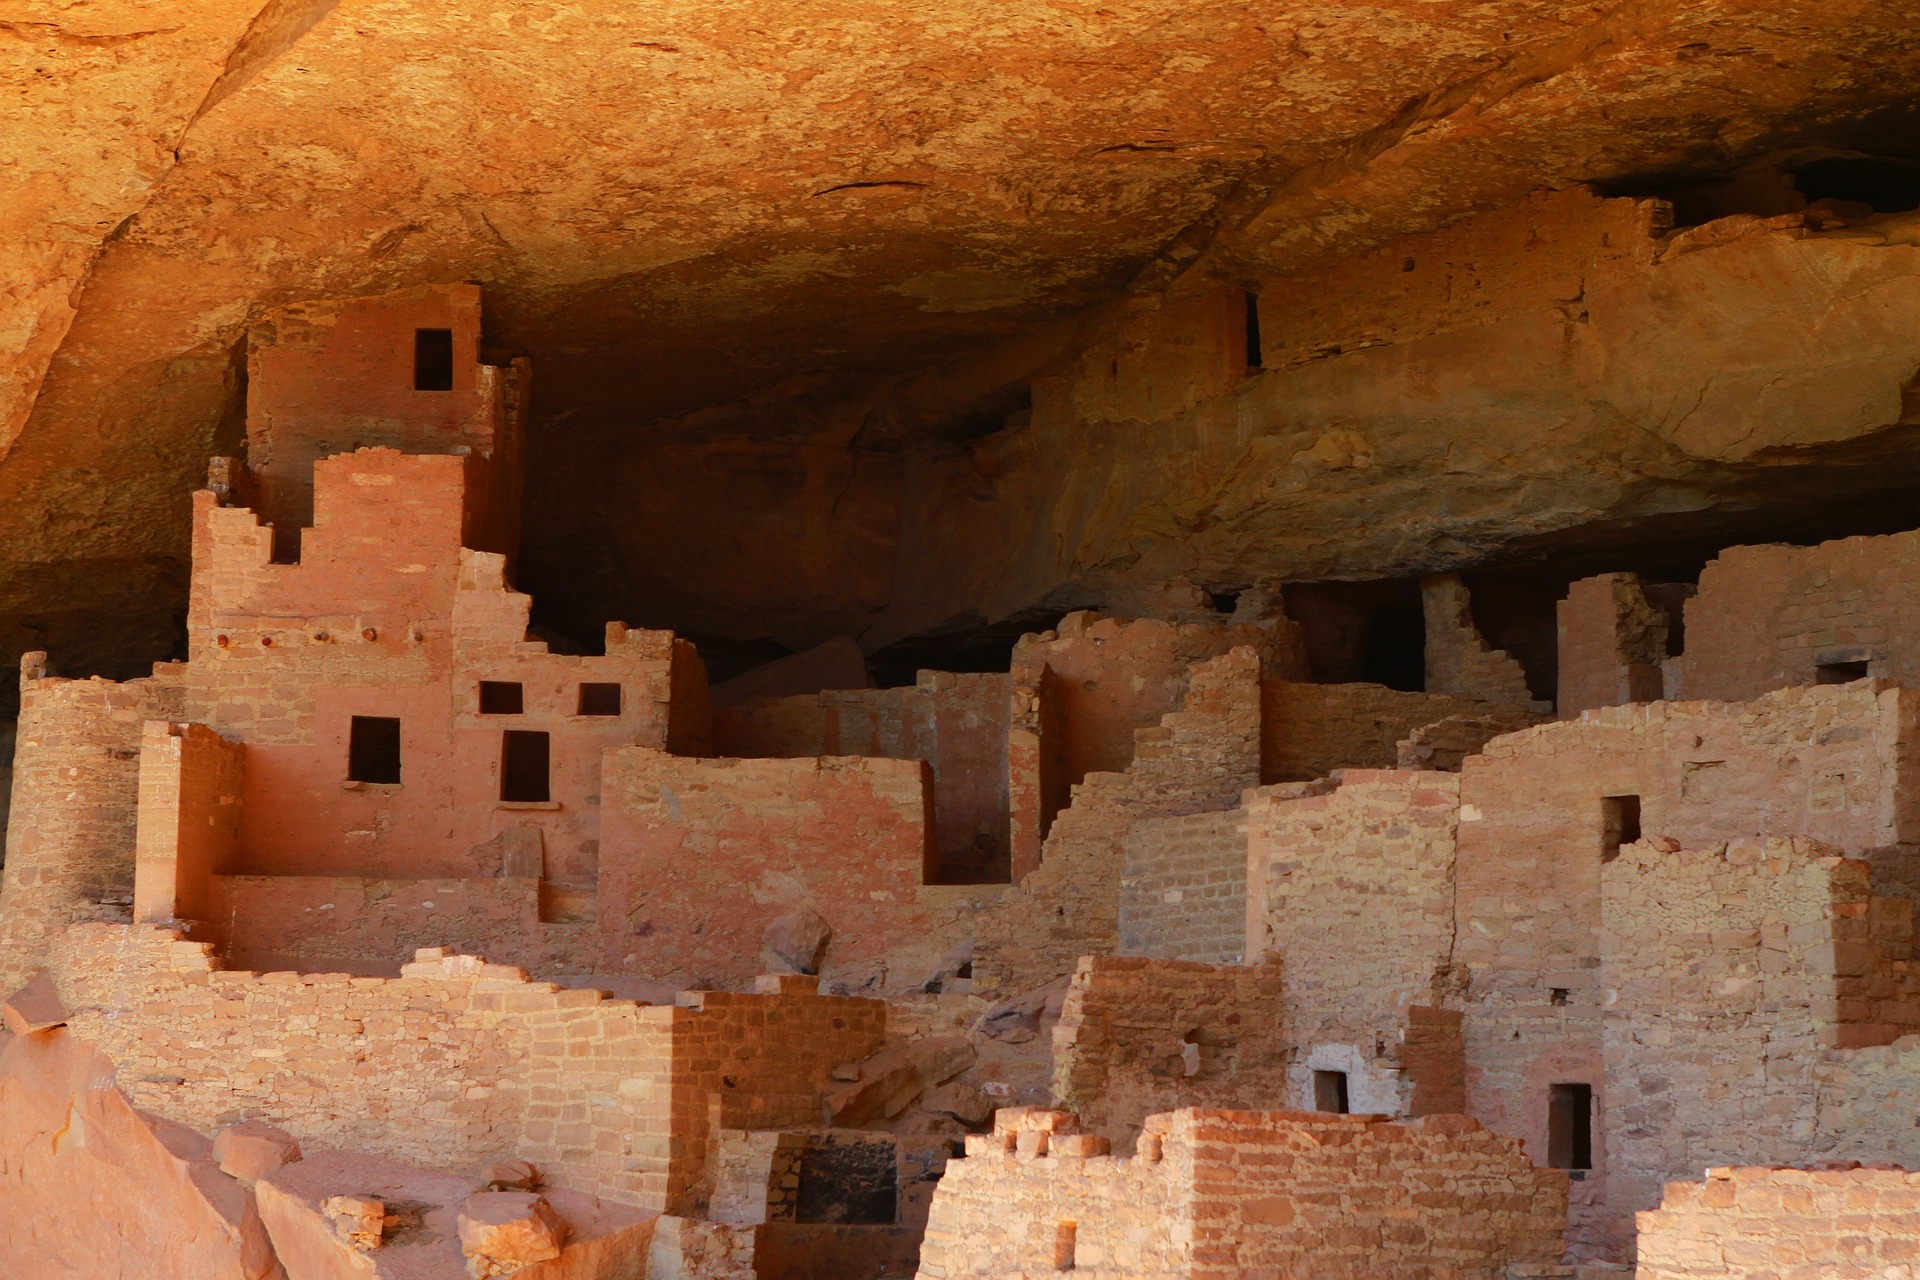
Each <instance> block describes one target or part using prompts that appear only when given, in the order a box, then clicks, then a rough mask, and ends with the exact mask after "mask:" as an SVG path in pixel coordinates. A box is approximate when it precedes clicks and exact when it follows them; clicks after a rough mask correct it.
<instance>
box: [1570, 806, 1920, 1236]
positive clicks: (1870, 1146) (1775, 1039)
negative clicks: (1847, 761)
mask: <svg viewBox="0 0 1920 1280" xmlns="http://www.w3.org/2000/svg"><path fill="white" fill-rule="evenodd" d="M1602 913H1603V919H1604V921H1605V933H1604V936H1603V940H1602V941H1603V946H1602V952H1601V954H1602V962H1601V967H1600V981H1601V982H1602V984H1603V985H1604V987H1605V988H1606V990H1607V992H1608V994H1609V1001H1610V1003H1609V1004H1608V1005H1607V1007H1606V1011H1605V1015H1604V1033H1605V1053H1606V1067H1607V1079H1608V1084H1609V1088H1608V1096H1607V1107H1606V1112H1605V1140H1606V1144H1607V1168H1608V1175H1607V1177H1608V1182H1607V1199H1608V1204H1609V1207H1610V1209H1611V1210H1612V1211H1613V1213H1614V1214H1616V1215H1624V1214H1626V1213H1628V1212H1630V1211H1633V1210H1643V1209H1650V1208H1652V1207H1653V1206H1654V1205H1655V1203H1656V1202H1657V1200H1658V1198H1659V1194H1660V1188H1661V1186H1662V1185H1663V1184H1664V1183H1666V1182H1667V1181H1669V1180H1671V1179H1676V1178H1684V1177H1689V1176H1693V1174H1694V1173H1695V1171H1697V1170H1699V1169H1700V1168H1702V1167H1704V1166H1706V1165H1714V1164H1723V1163H1727V1162H1729V1161H1731V1160H1735V1159H1745V1160H1752V1161H1757V1162H1760V1163H1779V1164H1801V1163H1806V1162H1809V1161H1813V1160H1820V1159H1829V1160H1830V1159H1836V1158H1838V1159H1847V1158H1852V1159H1865V1160H1885V1159H1898V1160H1902V1161H1904V1162H1907V1163H1910V1164H1915V1165H1920V1137H1916V1135H1915V1128H1914V1124H1913V1118H1912V1112H1913V1109H1914V1107H1913V1096H1912V1095H1909V1096H1908V1097H1907V1098H1906V1099H1905V1100H1904V1102H1902V1103H1898V1104H1895V1105H1893V1106H1889V1107H1885V1108H1884V1109H1883V1107H1882V1106H1881V1105H1877V1100H1876V1099H1875V1098H1874V1095H1873V1092H1872V1091H1871V1090H1862V1089H1858V1088H1855V1087H1852V1079H1851V1077H1852V1076H1853V1075H1854V1068H1855V1067H1856V1064H1857V1060H1858V1059H1859V1058H1860V1056H1861V1055H1860V1054H1858V1053H1856V1052H1852V1051H1856V1050H1861V1049H1867V1048H1872V1047H1876V1046H1886V1047H1887V1048H1888V1050H1889V1051H1891V1052H1894V1053H1898V1054H1904V1053H1905V1052H1906V1050H1904V1049H1900V1048H1897V1047H1896V1046H1899V1045H1904V1044H1909V1043H1912V1042H1911V1041H1903V1040H1902V1037H1912V1036H1914V1035H1915V1033H1920V965H1917V964H1916V963H1915V955H1914V923H1913V914H1914V909H1913V903H1912V901H1911V900H1909V899H1907V898H1886V897H1876V896H1875V895H1874V894H1873V892H1872V885H1871V879H1870V875H1869V872H1868V868H1867V866H1866V864H1865V863H1863V862H1861V861H1859V860H1857V859H1851V858H1843V857H1839V856H1837V851H1836V850H1834V849H1833V848H1831V847H1829V846H1826V845H1822V844H1820V843H1819V842H1817V841H1812V840H1807V839H1794V840H1782V839H1773V840H1744V841H1741V840H1737V841H1732V842H1728V843H1724V844H1717V845H1714V846H1712V847H1709V848H1705V849H1698V850H1694V849H1682V850H1678V851H1674V852H1664V851H1662V850H1660V849H1657V848H1655V847H1653V846H1652V845H1651V844H1647V843H1642V844H1636V845H1632V846H1629V847H1627V848H1625V849H1623V850H1622V851H1621V853H1620V856H1619V857H1618V858H1617V859H1615V860H1614V861H1612V862H1610V863H1608V864H1607V865H1606V866H1605V867H1604V868H1603V872H1602ZM1880 1056H1885V1055H1880ZM1875 1065H1877V1064H1875ZM1869 1070H1871V1067H1869ZM1836 1085H1838V1086H1840V1087H1838V1088H1836V1087H1835V1086H1836ZM1843 1098H1844V1099H1846V1100H1847V1101H1846V1108H1845V1112H1844V1113H1840V1112H1836V1111H1835V1110H1832V1109H1830V1104H1831V1103H1833V1102H1834V1101H1837V1100H1839V1099H1843ZM1888 1101H1892V1100H1891V1099H1889V1100H1888ZM1626 1227H1627V1223H1625V1222H1624V1221H1622V1222H1620V1223H1619V1229H1620V1230H1621V1231H1622V1232H1623V1233H1624V1232H1625V1230H1626ZM1625 1243H1626V1241H1625V1239H1624V1235H1623V1238H1622V1240H1621V1244H1622V1245H1623V1246H1624V1245H1625Z"/></svg>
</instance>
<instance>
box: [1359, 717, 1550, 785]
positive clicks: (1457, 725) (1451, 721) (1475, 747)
mask: <svg viewBox="0 0 1920 1280" xmlns="http://www.w3.org/2000/svg"><path fill="white" fill-rule="evenodd" d="M1543 719H1545V717H1544V716H1541V715H1540V714H1539V713H1537V712H1533V711H1469V712H1463V713H1461V714H1459V715H1451V716H1448V717H1447V718H1446V719H1444V720H1436V721H1434V722H1433V723H1432V724H1423V725H1421V726H1419V727H1418V728H1416V729H1414V730H1412V731H1411V732H1410V733H1408V734H1407V736H1406V737H1404V738H1402V739H1400V741H1399V742H1398V743H1396V744H1394V746H1395V751H1394V756H1395V758H1394V765H1395V767H1396V768H1400V769H1438V770H1444V771H1445V772H1448V773H1458V772H1459V771H1460V767H1461V766H1462V765H1463V764H1465V763H1466V759H1467V757H1468V756H1477V755H1479V754H1480V752H1481V751H1482V750H1484V749H1485V747H1486V745H1487V744H1488V743H1489V742H1491V741H1493V740H1494V739H1495V738H1498V737H1501V736H1502V735H1504V734H1509V733H1518V732H1520V730H1522V729H1525V728H1528V727H1530V726H1532V725H1535V724H1538V723H1540V721H1541V720H1543Z"/></svg>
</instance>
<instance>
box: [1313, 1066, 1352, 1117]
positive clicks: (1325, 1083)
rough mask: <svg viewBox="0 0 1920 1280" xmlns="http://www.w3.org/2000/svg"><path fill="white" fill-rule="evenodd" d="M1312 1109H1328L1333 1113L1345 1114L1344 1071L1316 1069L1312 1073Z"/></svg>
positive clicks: (1345, 1074) (1345, 1077)
mask: <svg viewBox="0 0 1920 1280" xmlns="http://www.w3.org/2000/svg"><path fill="white" fill-rule="evenodd" d="M1313 1109H1314V1110H1315V1111H1330V1112H1332V1113H1334V1114H1335V1115H1342V1116H1343V1115H1346V1114H1347V1073H1346V1072H1344V1071H1316V1072H1314V1073H1313Z"/></svg>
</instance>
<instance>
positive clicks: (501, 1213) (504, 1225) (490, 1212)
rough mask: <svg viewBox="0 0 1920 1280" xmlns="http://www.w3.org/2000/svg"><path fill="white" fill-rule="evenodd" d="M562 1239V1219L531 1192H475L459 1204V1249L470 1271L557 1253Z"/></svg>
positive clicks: (503, 1270)
mask: <svg viewBox="0 0 1920 1280" xmlns="http://www.w3.org/2000/svg"><path fill="white" fill-rule="evenodd" d="M566 1238H567V1227H566V1224H565V1223H564V1222H562V1221H561V1220H560V1217H559V1215H558V1214H556V1213H555V1212H554V1211H553V1208H552V1206H551V1205H549V1204H548V1203H547V1202H546V1199H545V1197H543V1196H538V1195H535V1194H534V1193H533V1192H531V1191H476V1192H474V1193H473V1194H472V1195H470V1196H468V1197H467V1201H466V1203H465V1204H464V1205H462V1206H461V1208H460V1249H461V1252H463V1253H465V1254H466V1255H467V1258H468V1259H469V1262H468V1266H469V1268H470V1269H471V1270H472V1272H473V1274H474V1275H475V1276H489V1275H505V1274H507V1273H509V1272H511V1271H518V1270H519V1269H520V1268H522V1267H524V1266H526V1265H527V1264H528V1263H531V1262H545V1261H547V1260H548V1259H549V1258H557V1257H559V1256H560V1249H561V1246H562V1245H563V1244H565V1243H566Z"/></svg>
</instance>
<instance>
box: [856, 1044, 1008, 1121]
mask: <svg viewBox="0 0 1920 1280" xmlns="http://www.w3.org/2000/svg"><path fill="white" fill-rule="evenodd" d="M976 1057H977V1054H976V1052H975V1050H974V1047H973V1045H972V1043H971V1042H970V1041H968V1040H966V1039H964V1038H962V1037H958V1036H932V1037H928V1038H927V1039H924V1040H910V1041H908V1042H907V1043H906V1044H902V1045H895V1046H893V1047H892V1048H889V1049H883V1050H881V1051H880V1052H879V1053H876V1054H874V1055H873V1056H872V1057H871V1058H868V1059H866V1060H865V1061H864V1062H862V1063H860V1078H859V1080H857V1081H856V1082H854V1083H852V1084H848V1085H843V1086H841V1087H840V1088H838V1089H834V1090H831V1091H830V1092H829V1093H828V1094H827V1110H828V1114H829V1115H831V1116H832V1118H833V1122H834V1123H835V1124H837V1125H847V1126H853V1125H859V1124H864V1123H866V1122H868V1121H870V1120H876V1119H879V1118H881V1117H885V1118H887V1119H891V1118H893V1117H894V1116H897V1115H899V1114H900V1113H901V1112H902V1111H905V1110H906V1109H907V1108H908V1107H909V1106H910V1105H912V1103H913V1100H914V1099H915V1098H917V1097H919V1096H920V1095H921V1094H923V1093H925V1092H926V1091H927V1090H928V1089H931V1088H933V1087H934V1086H935V1085H938V1084H943V1083H945V1082H946V1081H948V1080H951V1079H953V1077H955V1076H957V1075H959V1074H960V1073H961V1072H962V1071H965V1070H966V1069H967V1068H968V1067H970V1066H972V1065H973V1063H974V1059H975V1058H976Z"/></svg>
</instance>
